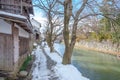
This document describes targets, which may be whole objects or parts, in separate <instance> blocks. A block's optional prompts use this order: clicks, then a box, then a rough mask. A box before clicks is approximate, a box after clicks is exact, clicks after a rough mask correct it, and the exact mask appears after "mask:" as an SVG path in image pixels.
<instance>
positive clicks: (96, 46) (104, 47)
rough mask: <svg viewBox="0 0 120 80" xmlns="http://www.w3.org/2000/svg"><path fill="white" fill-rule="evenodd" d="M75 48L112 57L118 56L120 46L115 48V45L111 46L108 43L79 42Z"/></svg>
mask: <svg viewBox="0 0 120 80" xmlns="http://www.w3.org/2000/svg"><path fill="white" fill-rule="evenodd" d="M75 46H76V47H81V48H87V49H91V50H96V51H101V52H105V53H110V54H114V55H118V54H120V46H119V47H117V44H112V43H111V42H109V41H102V42H96V41H84V40H81V41H80V42H78V43H76V45H75Z"/></svg>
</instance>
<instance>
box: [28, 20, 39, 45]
mask: <svg viewBox="0 0 120 80" xmlns="http://www.w3.org/2000/svg"><path fill="white" fill-rule="evenodd" d="M30 21H31V24H32V25H33V35H34V38H33V39H34V42H36V43H39V42H40V37H41V33H40V28H41V23H40V22H38V21H37V20H35V19H34V18H32V19H30Z"/></svg>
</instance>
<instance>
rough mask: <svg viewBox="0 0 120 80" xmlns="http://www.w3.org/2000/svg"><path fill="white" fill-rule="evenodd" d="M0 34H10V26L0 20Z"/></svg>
mask: <svg viewBox="0 0 120 80" xmlns="http://www.w3.org/2000/svg"><path fill="white" fill-rule="evenodd" d="M0 33H5V34H12V28H11V24H9V23H7V22H5V21H4V20H2V19H0Z"/></svg>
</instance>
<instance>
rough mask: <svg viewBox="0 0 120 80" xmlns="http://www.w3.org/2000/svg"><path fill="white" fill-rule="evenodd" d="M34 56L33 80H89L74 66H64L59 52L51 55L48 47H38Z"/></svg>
mask: <svg viewBox="0 0 120 80" xmlns="http://www.w3.org/2000/svg"><path fill="white" fill-rule="evenodd" d="M56 47H57V46H56ZM33 54H34V55H35V61H34V64H33V72H32V80H89V79H88V78H85V77H84V76H82V74H81V73H80V72H79V71H78V70H77V68H76V67H74V66H73V65H71V64H69V65H63V64H62V57H61V56H60V55H59V54H58V53H57V52H54V53H50V49H49V48H48V47H47V46H45V47H44V48H43V47H40V46H38V47H37V48H36V50H35V51H34V53H33Z"/></svg>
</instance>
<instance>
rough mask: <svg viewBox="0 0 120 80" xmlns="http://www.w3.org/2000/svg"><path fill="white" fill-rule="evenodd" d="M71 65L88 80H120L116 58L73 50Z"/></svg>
mask: <svg viewBox="0 0 120 80" xmlns="http://www.w3.org/2000/svg"><path fill="white" fill-rule="evenodd" d="M72 64H74V66H76V67H77V68H78V70H79V71H80V72H81V73H82V74H83V76H85V77H87V78H89V79H90V80H120V60H119V59H117V58H116V56H113V55H109V54H105V53H101V52H95V51H90V50H82V49H79V50H78V49H75V50H74V52H73V57H72Z"/></svg>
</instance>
